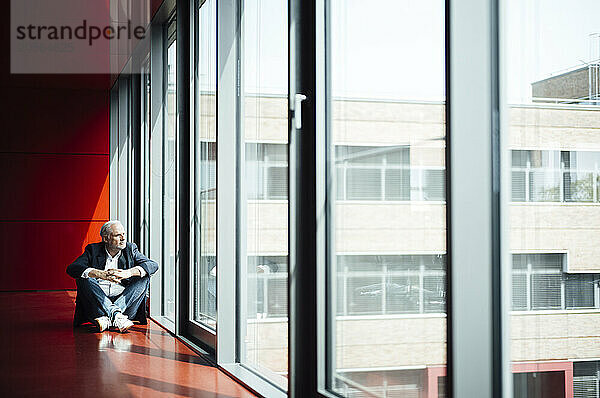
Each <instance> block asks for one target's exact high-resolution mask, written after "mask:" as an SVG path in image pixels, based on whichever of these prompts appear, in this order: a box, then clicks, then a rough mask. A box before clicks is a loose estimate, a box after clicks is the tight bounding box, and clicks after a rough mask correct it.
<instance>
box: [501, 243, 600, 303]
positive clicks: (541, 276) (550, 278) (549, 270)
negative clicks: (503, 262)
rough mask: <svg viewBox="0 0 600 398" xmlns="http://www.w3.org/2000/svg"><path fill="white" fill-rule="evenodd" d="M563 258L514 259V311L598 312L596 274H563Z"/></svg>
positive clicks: (527, 256) (532, 256)
mask: <svg viewBox="0 0 600 398" xmlns="http://www.w3.org/2000/svg"><path fill="white" fill-rule="evenodd" d="M563 258H564V255H563V254H514V255H513V275H512V280H513V284H512V286H513V287H512V289H513V304H512V305H513V310H515V311H518V310H522V311H527V310H552V309H555V310H558V309H578V308H599V305H598V302H597V300H596V299H595V297H596V295H597V293H596V292H597V290H598V275H597V274H567V273H563V272H562V270H563V264H562V263H563Z"/></svg>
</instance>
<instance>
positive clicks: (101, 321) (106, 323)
mask: <svg viewBox="0 0 600 398" xmlns="http://www.w3.org/2000/svg"><path fill="white" fill-rule="evenodd" d="M94 323H95V324H96V326H97V327H98V331H100V332H104V331H105V330H106V329H108V328H109V327H110V319H108V317H107V316H101V317H100V318H96V319H94Z"/></svg>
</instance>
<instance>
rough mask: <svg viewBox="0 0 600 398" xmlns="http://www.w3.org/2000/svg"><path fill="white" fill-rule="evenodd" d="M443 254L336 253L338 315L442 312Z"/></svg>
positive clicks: (443, 303) (444, 279) (444, 301)
mask: <svg viewBox="0 0 600 398" xmlns="http://www.w3.org/2000/svg"><path fill="white" fill-rule="evenodd" d="M444 263H445V256H444V255H399V256H390V255H386V256H338V264H339V265H338V267H339V268H338V276H337V279H338V289H341V296H342V297H346V300H340V301H339V307H338V315H384V314H424V313H443V312H444V310H445V305H446V287H445V283H446V273H445V268H444Z"/></svg>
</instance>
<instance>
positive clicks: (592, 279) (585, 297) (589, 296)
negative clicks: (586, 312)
mask: <svg viewBox="0 0 600 398" xmlns="http://www.w3.org/2000/svg"><path fill="white" fill-rule="evenodd" d="M596 280H597V275H587V274H571V275H568V276H567V280H566V289H565V290H566V300H567V304H566V305H567V308H594V307H595V300H594V293H595V290H596V288H595V286H596V283H597V282H596Z"/></svg>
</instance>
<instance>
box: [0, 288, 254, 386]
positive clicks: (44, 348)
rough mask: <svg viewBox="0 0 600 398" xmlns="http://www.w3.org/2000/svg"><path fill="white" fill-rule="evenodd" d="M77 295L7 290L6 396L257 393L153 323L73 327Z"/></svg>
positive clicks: (1, 309) (2, 316)
mask: <svg viewBox="0 0 600 398" xmlns="http://www.w3.org/2000/svg"><path fill="white" fill-rule="evenodd" d="M74 296H75V293H74V292H70V291H62V292H41V293H37V292H32V293H0V350H1V351H0V353H1V361H0V364H1V365H0V396H2V397H19V396H26V397H47V396H56V397H85V396H90V397H92V396H93V397H142V396H144V397H146V396H149V397H154V396H168V397H174V396H180V397H202V398H204V397H211V398H227V397H244V398H246V397H254V396H255V395H253V394H251V393H250V392H248V391H247V390H246V389H244V388H243V387H242V386H240V385H239V384H237V383H236V382H235V381H234V380H233V379H231V378H229V377H228V376H227V375H225V374H224V373H223V372H221V371H219V370H218V369H216V368H214V367H211V366H210V365H209V364H207V363H206V362H205V361H203V360H202V359H201V358H200V357H199V356H197V355H196V354H194V352H193V351H191V350H190V349H189V348H187V347H186V346H185V345H183V344H182V343H181V342H179V341H177V340H176V339H174V338H173V337H171V336H170V335H169V334H168V333H166V332H165V331H164V330H163V329H161V328H160V327H159V326H157V325H156V324H155V323H153V322H152V321H150V322H149V324H148V325H146V326H141V325H136V326H134V327H133V328H132V330H131V331H130V332H129V333H125V334H120V333H118V332H112V331H111V332H104V333H94V332H92V331H91V330H89V329H88V328H86V327H81V328H76V329H73V327H72V326H71V325H72V323H71V322H72V318H73V309H74V298H75V297H74Z"/></svg>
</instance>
